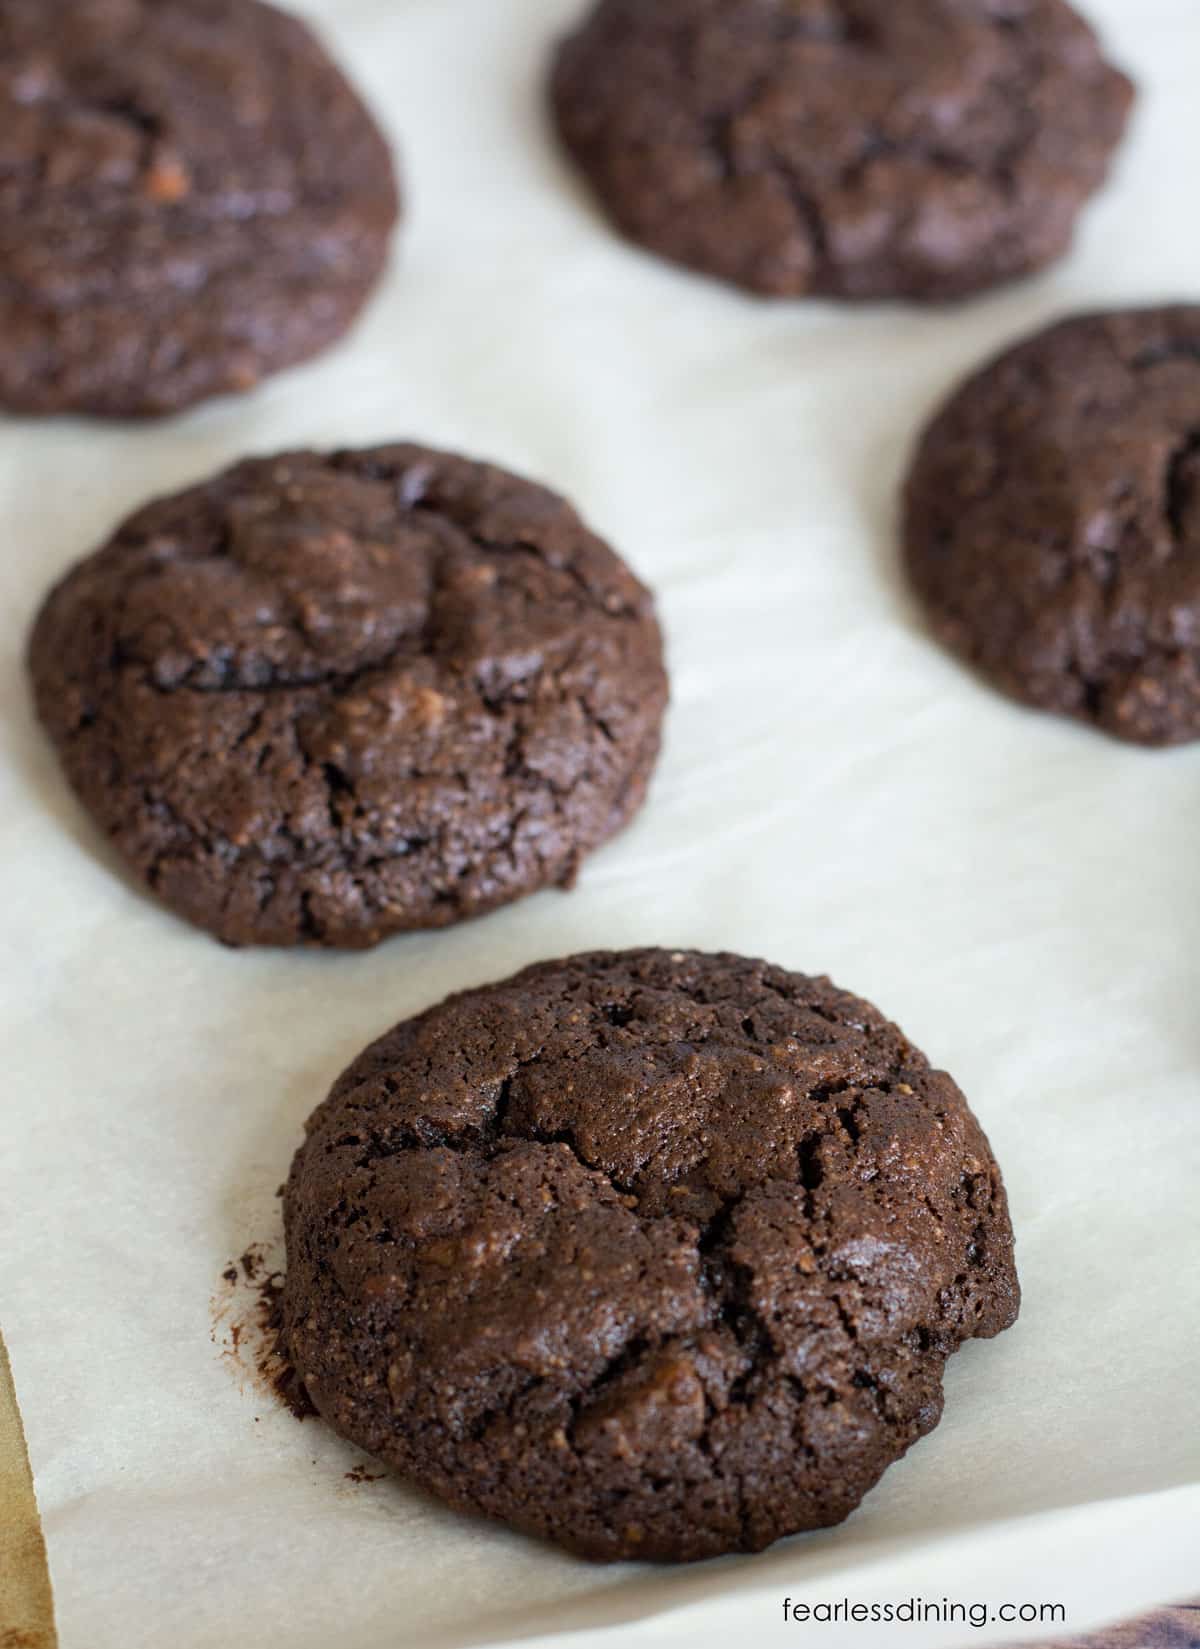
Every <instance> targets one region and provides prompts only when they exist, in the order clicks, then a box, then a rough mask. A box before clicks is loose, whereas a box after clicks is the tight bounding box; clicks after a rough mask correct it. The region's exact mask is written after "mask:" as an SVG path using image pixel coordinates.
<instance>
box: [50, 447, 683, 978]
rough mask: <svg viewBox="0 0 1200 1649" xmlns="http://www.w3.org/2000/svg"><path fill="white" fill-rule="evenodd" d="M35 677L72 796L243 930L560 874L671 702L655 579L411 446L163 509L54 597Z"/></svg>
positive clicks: (372, 923) (173, 881)
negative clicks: (645, 578) (643, 577)
mask: <svg viewBox="0 0 1200 1649" xmlns="http://www.w3.org/2000/svg"><path fill="white" fill-rule="evenodd" d="M30 667H31V671H32V675H33V683H34V689H35V694H36V699H37V706H38V710H39V713H40V715H41V718H42V721H43V723H44V725H45V726H46V728H47V730H48V732H49V733H50V736H51V738H52V739H53V741H54V743H55V745H56V746H57V748H58V751H59V755H60V757H61V759H62V762H63V765H64V767H65V769H66V772H67V775H68V777H69V778H70V780H71V783H72V784H73V786H74V787H75V789H76V791H77V792H78V794H79V796H80V797H81V798H82V800H83V802H84V803H85V805H86V806H87V807H88V808H89V809H90V811H91V812H92V813H93V814H94V815H95V817H96V819H97V820H98V821H99V823H100V824H101V826H102V827H103V828H104V829H105V830H106V831H107V832H108V834H109V835H110V836H111V837H112V839H113V841H114V842H115V843H116V846H117V847H118V849H119V850H120V852H121V853H122V854H123V855H124V857H125V859H126V860H127V861H128V862H129V864H130V865H131V866H132V867H133V869H134V870H135V871H136V873H137V874H138V875H139V876H140V877H141V878H142V879H143V880H144V881H145V882H146V883H147V884H148V885H149V886H150V887H151V888H152V889H153V890H154V892H155V893H157V894H158V896H159V897H160V898H161V899H163V900H164V901H165V902H166V903H167V904H169V905H170V906H172V907H173V908H174V909H175V910H176V911H178V912H179V913H180V914H181V915H183V916H186V917H187V918H188V919H189V920H190V921H192V922H195V923H197V924H198V925H199V926H200V927H203V928H208V929H209V930H211V932H213V933H215V934H216V935H217V936H218V937H219V938H221V939H223V940H225V941H226V942H227V943H229V944H235V945H244V944H274V945H289V944H297V943H309V944H321V945H343V946H365V945H371V944H374V943H375V942H376V941H378V940H380V939H382V938H384V937H385V936H386V935H387V934H389V933H394V932H397V931H399V930H402V929H409V928H436V927H443V926H446V925H447V924H449V923H451V922H457V921H460V920H461V919H462V918H464V917H468V916H474V915H477V914H479V913H481V912H484V911H488V910H491V909H493V908H495V907H496V906H499V905H503V904H505V903H507V902H508V901H509V900H512V899H516V898H518V897H519V896H520V895H522V894H525V893H530V892H532V891H533V890H534V889H536V888H541V887H546V886H549V885H552V884H560V885H562V886H568V885H570V883H571V882H572V881H573V879H574V876H575V873H576V870H577V867H578V865H579V863H580V860H581V859H582V858H583V857H584V855H585V854H587V853H589V852H590V851H591V850H592V849H593V848H595V847H598V846H599V845H600V844H601V843H602V842H604V841H605V840H607V838H608V837H610V836H612V835H613V834H614V833H615V832H616V831H618V830H619V829H620V828H621V826H622V825H624V824H625V823H626V822H627V821H628V820H629V819H630V818H631V817H632V815H633V814H634V813H635V812H636V811H637V809H638V807H639V806H640V805H641V802H642V800H643V797H644V795H645V791H646V785H647V782H648V780H649V776H650V772H651V769H652V768H653V766H654V762H655V758H656V756H657V754H658V748H659V738H660V729H661V723H662V718H663V712H664V709H665V705H666V699H667V683H666V676H665V674H664V669H663V660H662V640H661V636H660V633H659V628H658V624H657V622H656V620H655V617H654V610H653V603H652V601H651V598H650V595H649V593H648V592H647V591H646V590H645V589H644V588H643V586H642V585H641V584H639V583H638V581H637V579H636V578H634V576H633V574H632V573H631V572H630V571H629V569H628V568H627V567H626V566H625V565H624V563H623V562H621V561H620V560H619V559H618V558H617V556H616V555H614V554H613V552H612V551H611V550H610V549H609V548H608V547H607V545H605V544H604V543H602V542H601V540H600V539H598V538H597V537H595V535H594V534H592V533H591V532H589V531H588V529H587V528H586V527H585V526H584V524H583V523H582V522H581V521H580V519H579V517H578V515H576V513H575V511H574V510H573V509H572V508H571V507H570V506H569V505H568V504H567V503H565V502H564V501H563V500H562V499H561V498H558V497H556V496H555V494H553V493H551V492H548V491H546V490H545V489H544V488H542V487H538V486H535V485H533V484H532V483H531V482H529V481H524V480H521V479H519V478H518V477H516V476H513V475H508V474H506V473H505V472H504V471H503V470H499V469H494V468H492V467H490V466H488V465H485V464H476V463H471V462H469V461H468V460H467V459H464V458H456V457H450V456H447V455H446V454H443V453H436V452H429V451H427V450H425V449H423V448H421V447H416V446H391V447H379V448H377V449H374V450H371V451H363V452H339V453H333V454H318V453H307V452H297V453H289V454H285V455H284V456H281V457H278V458H269V459H256V460H250V461H248V462H246V463H242V464H239V465H237V466H236V467H235V468H233V469H231V470H228V471H226V472H225V473H224V474H222V475H219V476H217V477H216V478H215V479H214V480H211V481H209V482H207V483H205V484H203V485H201V486H197V487H193V488H190V489H189V490H188V491H186V492H182V493H180V494H178V495H177V496H175V497H172V498H166V499H162V500H160V501H158V502H157V503H153V504H151V505H149V506H148V507H147V508H145V509H143V510H141V511H140V512H139V513H138V514H136V515H134V516H133V517H132V518H131V519H130V520H128V521H127V522H126V523H125V524H124V525H123V526H122V527H120V528H119V529H118V531H117V533H116V535H115V536H114V537H113V538H112V540H111V541H110V542H109V543H108V544H107V545H106V546H105V547H104V548H103V549H101V550H100V551H98V552H97V553H96V554H95V555H93V556H91V557H90V558H89V559H87V560H85V561H83V562H81V563H80V564H79V565H78V566H77V567H76V568H75V569H74V570H73V571H72V572H71V573H70V574H69V575H68V576H67V577H66V578H65V579H64V580H63V582H62V583H61V584H59V585H58V587H57V588H56V589H55V590H54V591H53V592H52V594H51V595H50V597H49V599H48V600H47V602H46V604H45V606H44V607H43V609H42V612H41V614H40V616H39V618H38V621H37V624H36V626H35V628H34V633H33V638H32V642H31V646H30Z"/></svg>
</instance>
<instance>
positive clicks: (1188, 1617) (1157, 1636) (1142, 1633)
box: [1026, 1603, 1200, 1649]
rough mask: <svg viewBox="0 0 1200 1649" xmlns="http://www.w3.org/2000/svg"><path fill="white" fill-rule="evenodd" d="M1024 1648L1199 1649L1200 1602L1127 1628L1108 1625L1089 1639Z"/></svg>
mask: <svg viewBox="0 0 1200 1649" xmlns="http://www.w3.org/2000/svg"><path fill="white" fill-rule="evenodd" d="M1026 1649H1200V1603H1190V1604H1181V1605H1180V1607H1179V1608H1178V1609H1163V1610H1162V1611H1161V1612H1160V1613H1158V1614H1155V1615H1147V1616H1146V1618H1145V1619H1144V1620H1137V1621H1133V1622H1132V1623H1131V1624H1130V1625H1128V1626H1110V1627H1109V1629H1108V1631H1107V1632H1099V1633H1097V1635H1096V1636H1095V1637H1090V1638H1058V1639H1057V1640H1056V1641H1055V1642H1053V1643H1036V1644H1028V1645H1027V1646H1026Z"/></svg>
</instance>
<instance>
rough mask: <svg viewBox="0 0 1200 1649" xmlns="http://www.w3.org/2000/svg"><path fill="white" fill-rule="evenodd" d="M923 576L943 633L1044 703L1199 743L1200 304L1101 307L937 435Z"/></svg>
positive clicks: (1065, 328) (968, 390)
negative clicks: (1111, 310)
mask: <svg viewBox="0 0 1200 1649" xmlns="http://www.w3.org/2000/svg"><path fill="white" fill-rule="evenodd" d="M906 510H907V520H906V525H905V553H906V558H907V564H908V571H909V574H910V577H911V580H912V583H913V586H914V588H915V589H916V591H917V594H918V595H919V597H920V599H921V601H922V602H923V603H924V605H925V607H926V610H927V611H928V613H929V616H930V620H931V622H932V625H933V627H934V630H935V632H936V633H937V635H938V636H939V637H940V638H941V639H942V640H943V641H944V642H945V643H946V645H947V646H949V647H951V648H953V649H954V650H955V651H956V652H958V653H961V654H962V655H963V656H964V657H965V658H966V659H967V660H968V661H969V662H970V663H971V664H973V665H975V666H976V667H977V668H978V669H979V670H980V671H981V672H982V673H983V674H984V675H986V676H988V677H989V678H990V679H991V680H992V681H994V682H995V683H996V685H997V686H999V687H1001V688H1002V689H1003V690H1004V691H1005V692H1007V693H1010V694H1012V695H1013V696H1014V697H1015V698H1018V699H1021V700H1023V701H1024V702H1025V703H1027V704H1032V705H1035V706H1037V707H1038V708H1039V709H1042V710H1052V711H1056V712H1058V713H1060V714H1062V715H1069V716H1075V717H1078V718H1079V719H1081V720H1083V721H1088V722H1092V723H1094V724H1095V725H1096V726H1098V727H1102V728H1104V729H1105V730H1106V731H1107V732H1109V733H1114V734H1116V735H1117V736H1118V737H1119V738H1123V739H1130V740H1134V741H1136V742H1138V743H1142V744H1154V745H1163V744H1179V743H1182V742H1184V741H1185V740H1189V739H1196V738H1200V307H1177V308H1168V309H1147V310H1124V311H1118V312H1115V313H1111V314H1097V315H1085V316H1082V317H1077V318H1074V319H1071V320H1067V321H1064V322H1062V323H1061V324H1059V325H1057V326H1054V327H1051V328H1050V329H1049V330H1048V331H1045V332H1040V333H1038V334H1037V336H1035V337H1033V338H1030V339H1028V340H1026V341H1025V342H1023V343H1021V344H1019V345H1018V346H1017V347H1016V348H1015V349H1012V350H1010V351H1009V352H1008V353H1007V354H1005V355H1003V356H1001V357H1000V359H999V360H996V361H993V362H992V363H991V364H989V365H988V366H986V367H985V368H984V369H983V370H982V371H981V372H979V373H978V374H976V376H974V377H973V378H971V379H970V381H969V382H968V383H967V384H966V385H965V386H964V387H963V388H962V389H960V390H959V391H958V393H957V394H956V395H955V396H954V397H953V398H952V399H951V401H950V402H949V404H948V405H947V406H946V407H945V409H944V410H943V411H942V412H941V413H940V414H939V416H938V417H937V418H936V419H935V420H934V422H933V424H932V425H931V427H930V428H929V430H928V431H927V432H926V434H925V436H924V438H923V440H922V442H921V446H920V450H919V452H918V454H917V458H916V461H915V464H914V466H913V470H912V473H911V475H910V477H909V481H908V488H907V505H906Z"/></svg>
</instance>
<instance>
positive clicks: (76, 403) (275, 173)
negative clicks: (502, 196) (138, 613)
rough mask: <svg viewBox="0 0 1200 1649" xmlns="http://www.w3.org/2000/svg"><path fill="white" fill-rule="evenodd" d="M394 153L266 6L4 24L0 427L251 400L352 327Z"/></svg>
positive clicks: (89, 11) (193, 4) (116, 9)
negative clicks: (233, 398) (8, 414)
mask: <svg viewBox="0 0 1200 1649" xmlns="http://www.w3.org/2000/svg"><path fill="white" fill-rule="evenodd" d="M397 212H398V201H397V192H396V183H395V177H394V173H393V168H392V162H391V157H390V155H389V153H388V148H387V144H386V143H385V141H384V139H383V137H382V136H381V134H380V133H379V131H378V130H377V128H376V126H375V125H374V123H373V121H372V119H371V117H370V115H369V114H368V113H367V111H366V109H365V108H364V107H363V105H362V103H361V102H360V101H359V98H358V96H357V95H356V93H355V92H354V91H353V89H352V88H351V87H350V86H349V85H348V84H347V82H346V80H345V79H344V78H343V76H342V75H341V73H340V72H339V71H338V69H337V68H336V67H335V66H334V65H333V64H332V63H331V62H330V60H329V58H328V57H327V56H326V55H325V52H324V50H323V49H322V48H321V46H320V45H319V44H318V43H317V41H316V40H315V39H314V37H313V36H312V34H311V33H310V32H309V30H308V29H307V28H306V27H305V25H304V24H303V23H301V22H300V21H299V20H298V19H296V18H293V17H290V16H288V15H286V14H285V13H283V12H280V11H276V10H275V9H274V8H273V7H271V6H268V5H262V4H260V3H259V0H54V3H50V0H4V4H3V6H0V406H4V407H7V408H9V409H11V410H15V411H18V412H27V413H57V412H85V413H93V414H99V415H104V416H110V417H132V416H153V415H161V414H164V413H170V412H176V411H178V410H180V409H181V408H183V407H186V406H190V405H191V404H192V403H193V402H195V401H199V400H200V399H202V398H203V397H205V396H209V395H217V394H221V393H223V392H226V391H231V390H246V389H249V388H250V387H251V386H252V385H254V384H256V383H257V382H258V381H259V379H260V378H262V377H263V376H264V375H265V374H267V373H270V372H275V371H277V370H279V369H280V368H281V367H286V366H290V365H292V364H293V363H295V362H298V361H302V360H304V359H306V358H307V357H308V356H310V355H314V354H316V353H317V352H318V351H319V350H321V349H324V348H325V347H326V346H327V345H329V344H331V343H332V342H333V341H334V340H335V339H336V338H338V337H340V336H341V334H342V333H343V332H345V331H346V329H347V328H348V327H349V326H350V324H351V322H352V321H353V320H354V319H355V317H356V316H357V314H358V312H359V310H360V309H361V307H362V305H363V303H364V302H365V300H366V298H367V295H368V293H369V292H370V290H371V288H372V286H373V285H374V284H375V282H376V280H377V278H378V277H379V274H380V272H381V270H382V268H383V265H384V262H385V259H386V255H387V247H388V241H389V238H390V235H391V231H392V228H393V226H394V224H395V221H396V217H397Z"/></svg>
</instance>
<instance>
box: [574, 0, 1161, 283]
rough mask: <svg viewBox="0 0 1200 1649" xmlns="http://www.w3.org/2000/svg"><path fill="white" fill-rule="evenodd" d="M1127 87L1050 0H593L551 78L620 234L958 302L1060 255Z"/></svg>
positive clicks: (734, 277)
mask: <svg viewBox="0 0 1200 1649" xmlns="http://www.w3.org/2000/svg"><path fill="white" fill-rule="evenodd" d="M1132 99H1133V87H1132V85H1131V83H1130V82H1129V80H1128V79H1127V78H1126V77H1125V76H1124V75H1123V74H1121V73H1119V72H1118V71H1117V70H1116V69H1114V68H1112V67H1110V66H1109V65H1108V64H1107V63H1106V62H1105V60H1104V58H1103V57H1102V55H1101V52H1100V48H1099V45H1098V43H1097V41H1096V38H1095V36H1094V35H1093V33H1092V31H1091V30H1090V28H1089V27H1088V26H1087V24H1086V23H1085V22H1083V20H1082V19H1081V18H1080V17H1079V15H1078V14H1077V13H1076V12H1075V11H1074V10H1073V9H1072V8H1071V7H1070V6H1068V5H1066V4H1064V3H1063V0H655V3H654V4H653V5H647V4H645V3H644V0H600V4H599V5H598V6H597V7H596V8H595V10H594V11H593V13H592V14H591V15H590V17H589V18H588V20H587V21H586V22H585V23H584V24H583V26H582V27H581V28H580V29H579V30H578V32H577V33H576V34H574V35H573V36H572V37H571V38H569V39H568V40H567V41H566V42H565V43H564V45H563V46H562V47H561V49H560V51H559V54H558V57H557V59H556V62H555V65H554V72H553V80H552V100H553V105H554V111H555V115H556V119H557V123H558V127H559V130H560V132H561V135H562V137H563V140H564V142H565V143H566V146H567V148H568V150H569V151H570V152H571V153H572V154H573V156H574V157H575V159H576V161H577V162H578V164H579V166H580V167H581V169H582V171H583V173H584V174H585V176H586V177H587V178H588V179H589V181H590V182H591V184H592V186H593V187H594V189H595V190H596V192H597V194H598V196H599V198H600V200H601V201H602V202H603V204H604V206H605V208H606V209H607V211H608V212H609V214H610V215H611V216H612V218H613V219H614V220H615V222H616V224H617V225H618V227H619V228H620V229H622V230H623V231H624V233H625V234H627V235H628V236H629V237H630V238H631V239H633V240H635V241H639V242H641V243H643V244H644V245H646V246H648V247H649V248H650V249H651V250H653V251H655V252H657V253H659V254H660V255H662V256H664V257H667V258H671V259H673V260H675V261H677V262H679V263H683V264H687V265H690V266H692V267H694V268H697V269H700V270H703V271H705V272H707V273H709V274H713V275H717V276H720V277H722V278H724V279H726V280H729V281H733V282H735V283H737V284H738V285H741V286H745V287H748V288H750V289H751V290H752V291H756V292H760V293H765V294H768V295H772V296H800V295H809V294H811V295H816V296H831V297H840V298H850V299H869V298H875V299H878V298H888V297H904V298H910V299H918V300H937V299H947V298H954V297H960V296H963V295H965V294H968V293H971V292H975V291H978V290H981V289H983V288H986V287H988V286H991V285H994V284H996V283H998V282H1001V281H1005V280H1009V279H1012V278H1014V277H1016V276H1018V275H1022V274H1025V273H1027V272H1028V271H1030V270H1034V269H1038V268H1040V267H1042V266H1043V265H1045V264H1047V263H1049V262H1051V261H1052V260H1053V259H1055V258H1056V257H1058V256H1060V255H1061V254H1062V253H1063V252H1065V250H1066V249H1067V247H1068V245H1069V243H1070V240H1071V236H1072V233H1073V229H1074V224H1075V220H1076V218H1077V216H1078V213H1079V211H1080V209H1081V207H1082V206H1083V204H1084V202H1085V201H1086V200H1087V198H1088V197H1089V196H1090V195H1091V194H1092V193H1093V192H1094V191H1095V190H1096V189H1097V188H1098V187H1099V186H1100V184H1101V183H1102V182H1103V180H1104V177H1105V174H1106V172H1107V169H1108V163H1109V158H1110V156H1111V154H1112V151H1113V149H1114V148H1115V147H1116V145H1117V143H1118V141H1119V139H1120V137H1121V134H1122V132H1123V130H1124V127H1125V123H1126V119H1127V116H1128V111H1129V107H1130V104H1131V102H1132Z"/></svg>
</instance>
